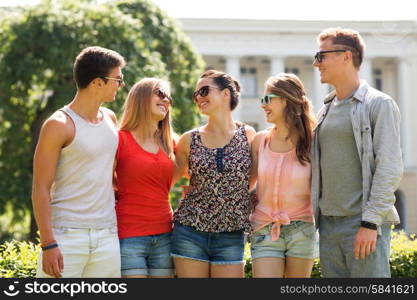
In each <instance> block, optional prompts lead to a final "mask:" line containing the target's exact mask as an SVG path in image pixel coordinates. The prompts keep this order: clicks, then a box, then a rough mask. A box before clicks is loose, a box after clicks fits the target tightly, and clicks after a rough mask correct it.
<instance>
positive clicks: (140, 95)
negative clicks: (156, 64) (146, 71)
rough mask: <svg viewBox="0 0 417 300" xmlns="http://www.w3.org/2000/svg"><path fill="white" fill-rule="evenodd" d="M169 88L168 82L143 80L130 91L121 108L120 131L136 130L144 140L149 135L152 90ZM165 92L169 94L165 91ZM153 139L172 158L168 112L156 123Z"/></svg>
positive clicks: (153, 79)
mask: <svg viewBox="0 0 417 300" xmlns="http://www.w3.org/2000/svg"><path fill="white" fill-rule="evenodd" d="M161 86H164V87H167V88H169V84H168V82H166V81H164V80H161V79H158V78H144V79H142V80H140V81H139V82H137V83H135V85H134V86H133V87H132V88H131V89H130V91H129V94H128V95H127V99H126V101H125V104H124V108H123V115H122V120H121V122H120V129H121V130H138V133H139V138H142V139H144V138H145V137H147V136H149V135H150V134H151V130H152V129H151V126H150V124H151V123H152V119H151V99H152V96H153V93H154V90H155V89H156V88H158V87H161ZM166 92H169V90H167V91H166ZM155 138H156V140H157V141H158V142H159V143H160V145H161V147H162V149H163V150H164V151H165V153H166V154H167V155H168V156H169V157H170V158H173V155H174V150H173V141H172V127H171V119H170V110H168V112H167V114H166V115H165V118H164V119H163V120H161V121H159V122H158V129H157V130H156V132H155Z"/></svg>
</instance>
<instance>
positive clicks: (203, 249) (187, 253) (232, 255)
mask: <svg viewBox="0 0 417 300" xmlns="http://www.w3.org/2000/svg"><path fill="white" fill-rule="evenodd" d="M244 247H245V237H244V233H243V231H234V232H203V231H199V230H196V229H194V228H192V227H190V226H184V225H181V224H179V223H175V225H174V231H173V232H172V252H171V255H172V256H173V257H180V258H188V259H194V260H199V261H204V262H208V263H211V264H242V263H243V253H244Z"/></svg>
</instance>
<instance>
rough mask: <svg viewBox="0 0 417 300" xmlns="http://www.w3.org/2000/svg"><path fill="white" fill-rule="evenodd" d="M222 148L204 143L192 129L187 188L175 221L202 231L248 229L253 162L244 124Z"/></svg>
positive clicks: (240, 125) (197, 132) (196, 131)
mask: <svg viewBox="0 0 417 300" xmlns="http://www.w3.org/2000/svg"><path fill="white" fill-rule="evenodd" d="M237 126H238V129H237V130H236V132H235V135H234V136H233V137H232V139H231V140H230V142H229V143H228V144H227V145H226V146H224V147H223V148H208V147H206V146H204V145H203V142H202V140H201V136H200V133H199V131H198V129H196V130H194V131H193V132H191V145H190V155H189V162H188V164H189V174H190V189H189V191H188V192H187V194H186V196H185V198H184V199H183V200H181V201H180V204H179V206H178V208H177V210H176V211H175V213H174V222H178V223H180V224H182V225H185V226H191V227H193V228H195V229H197V230H200V231H204V232H231V231H238V230H243V231H245V232H250V228H251V227H250V222H249V214H250V209H251V201H250V195H249V174H250V169H251V165H252V160H251V155H250V146H249V142H248V139H247V137H246V133H245V126H244V124H241V123H237Z"/></svg>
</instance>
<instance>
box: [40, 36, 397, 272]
mask: <svg viewBox="0 0 417 300" xmlns="http://www.w3.org/2000/svg"><path fill="white" fill-rule="evenodd" d="M317 42H318V46H319V51H318V52H317V53H316V54H315V56H314V62H313V66H314V67H316V68H318V70H319V72H320V76H321V82H322V83H327V84H330V85H331V86H333V87H334V90H333V91H332V92H331V93H330V94H329V95H328V96H327V97H326V99H325V100H324V105H323V107H322V108H321V109H320V111H319V113H318V116H317V118H316V117H315V116H314V114H313V112H312V104H311V102H310V100H309V99H308V97H307V95H306V91H305V89H304V86H303V83H302V82H301V80H300V79H299V78H298V77H297V76H296V75H294V74H287V73H281V74H277V75H274V76H271V77H270V78H268V79H267V81H266V82H265V89H264V95H263V97H262V98H261V100H260V103H259V105H260V107H261V108H262V110H263V111H264V113H265V118H266V120H267V122H268V123H270V124H271V127H270V128H268V129H266V130H262V131H260V132H256V131H255V130H254V129H253V128H252V127H251V126H248V125H247V124H244V123H242V122H239V121H237V120H234V119H233V115H232V111H233V110H234V109H235V108H236V107H237V106H238V105H239V102H240V90H241V87H240V84H239V83H238V81H236V80H235V79H234V78H233V77H232V76H231V75H229V74H227V73H224V72H222V71H217V70H208V71H205V72H204V73H203V74H202V75H201V76H200V78H199V79H198V81H197V84H196V88H195V92H194V93H193V95H192V100H193V102H194V103H195V105H196V106H197V108H198V110H199V111H200V112H201V113H202V114H203V115H205V116H206V117H207V122H206V123H205V124H203V125H202V126H200V127H198V128H195V129H192V130H190V131H188V132H185V133H184V134H182V135H181V136H180V137H178V136H176V135H175V134H174V132H173V130H172V128H171V120H170V110H171V108H172V106H173V105H175V101H174V100H173V99H172V97H171V90H170V85H169V83H168V82H167V81H165V80H161V79H157V78H144V79H142V80H140V81H139V82H137V83H135V84H134V85H133V86H132V88H131V89H130V91H129V93H128V96H127V99H126V101H125V104H124V107H123V112H122V117H121V120H120V122H119V123H118V122H117V120H116V116H115V114H114V113H113V112H112V111H111V110H109V109H107V108H104V107H102V106H101V105H102V104H103V103H106V102H112V101H115V98H116V94H117V92H118V90H119V89H120V88H122V87H123V86H124V81H123V74H122V69H123V67H124V66H125V64H126V63H125V60H124V59H123V57H122V56H121V55H120V54H119V53H117V52H115V51H113V50H110V49H106V48H102V47H88V48H86V49H84V50H82V51H81V53H79V54H78V56H77V57H76V59H75V63H74V67H73V73H74V80H75V83H76V85H77V93H76V95H75V97H74V99H73V100H72V101H71V102H70V103H69V104H67V105H65V106H64V107H63V108H61V109H59V110H58V111H56V112H55V113H53V114H52V116H50V117H49V118H48V119H47V120H46V121H45V122H44V124H43V126H42V129H41V132H40V136H39V140H38V144H37V147H36V151H35V155H34V163H33V191H32V201H33V209H34V215H35V218H36V221H37V224H38V228H39V232H40V242H41V247H42V251H41V252H40V255H39V261H38V270H37V277H73V278H74V277H76V278H80V277H142V278H144V277H152V278H169V277H174V276H177V277H179V278H184V277H199V278H208V277H211V278H215V277H216V278H219V277H220V278H224V277H234V278H242V277H244V250H245V245H246V242H247V241H248V242H249V243H250V251H251V257H252V265H253V277H258V278H261V277H287V278H289V277H310V275H311V271H312V267H313V263H314V259H316V258H318V257H320V266H321V272H322V274H323V276H324V277H390V267H389V252H390V234H391V226H392V225H393V224H396V223H398V222H399V217H398V214H397V212H396V210H395V207H394V202H395V196H394V192H395V190H396V189H397V188H398V186H399V183H400V180H401V177H402V172H403V165H402V154H401V148H400V112H399V109H398V106H397V105H396V103H395V101H394V100H393V99H392V98H391V97H390V96H388V95H386V94H384V93H382V92H380V91H378V90H376V89H374V88H372V87H370V86H369V85H368V83H366V82H365V81H363V80H360V77H359V70H360V66H361V63H362V60H363V56H364V48H365V45H364V41H363V39H362V37H361V36H360V34H359V33H358V32H357V31H354V30H351V29H343V28H328V29H326V30H324V31H323V32H321V33H320V34H319V36H318V38H317ZM182 177H188V178H189V185H188V186H187V187H184V193H183V198H182V199H181V201H180V202H179V204H178V207H177V208H176V210H175V212H173V210H172V208H171V205H170V200H169V192H170V189H171V187H172V186H173V185H174V184H175V183H176V182H178V181H179V180H180V179H181V178H182Z"/></svg>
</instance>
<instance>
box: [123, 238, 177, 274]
mask: <svg viewBox="0 0 417 300" xmlns="http://www.w3.org/2000/svg"><path fill="white" fill-rule="evenodd" d="M120 254H121V264H122V275H125V276H129V275H148V276H156V277H158V276H170V275H173V274H174V265H173V263H172V259H171V232H168V233H162V234H155V235H146V236H136V237H129V238H124V239H120Z"/></svg>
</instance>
